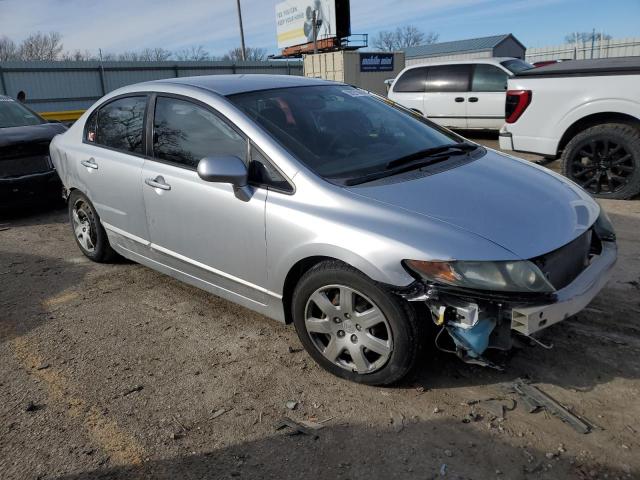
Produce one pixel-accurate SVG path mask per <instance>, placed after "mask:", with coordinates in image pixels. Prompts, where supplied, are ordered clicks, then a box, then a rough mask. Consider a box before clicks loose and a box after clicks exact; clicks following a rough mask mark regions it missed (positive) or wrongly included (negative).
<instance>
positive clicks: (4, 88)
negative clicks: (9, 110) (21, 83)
mask: <svg viewBox="0 0 640 480" xmlns="http://www.w3.org/2000/svg"><path fill="white" fill-rule="evenodd" d="M0 85H2V93H4V94H5V95H9V92H7V84H6V83H5V81H4V71H3V70H2V66H1V65H0Z"/></svg>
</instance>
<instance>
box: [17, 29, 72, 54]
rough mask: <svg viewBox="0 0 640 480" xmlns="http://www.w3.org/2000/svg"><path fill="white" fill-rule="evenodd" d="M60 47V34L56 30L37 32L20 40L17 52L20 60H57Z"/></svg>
mask: <svg viewBox="0 0 640 480" xmlns="http://www.w3.org/2000/svg"><path fill="white" fill-rule="evenodd" d="M62 48H63V45H62V35H60V34H59V33H58V32H49V33H42V32H37V33H32V34H31V35H29V36H28V37H27V38H25V39H24V40H23V41H22V43H21V44H20V47H19V48H18V52H19V53H18V54H19V57H20V59H21V60H58V59H59V57H60V54H61V53H62Z"/></svg>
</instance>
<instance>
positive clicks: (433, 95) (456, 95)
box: [424, 65, 471, 128]
mask: <svg viewBox="0 0 640 480" xmlns="http://www.w3.org/2000/svg"><path fill="white" fill-rule="evenodd" d="M470 69H471V65H434V66H432V67H429V75H428V76H427V84H426V94H425V104H424V111H425V115H426V116H427V117H428V118H429V119H431V120H433V121H434V122H436V123H438V124H440V125H443V126H445V127H451V128H467V93H468V90H469V77H470Z"/></svg>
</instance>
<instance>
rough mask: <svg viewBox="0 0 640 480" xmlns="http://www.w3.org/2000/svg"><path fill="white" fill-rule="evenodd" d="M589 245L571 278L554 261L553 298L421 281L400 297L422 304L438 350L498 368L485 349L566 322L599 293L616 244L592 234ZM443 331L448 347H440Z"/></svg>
mask: <svg viewBox="0 0 640 480" xmlns="http://www.w3.org/2000/svg"><path fill="white" fill-rule="evenodd" d="M590 235H591V234H589V238H591V237H590ZM578 240H580V242H578V241H576V242H575V244H569V245H570V246H571V247H572V249H573V251H574V252H576V251H581V250H583V248H584V245H583V244H582V240H583V239H578ZM572 243H574V242H572ZM590 243H591V247H590V248H591V250H590V251H589V250H588V249H587V251H584V254H585V260H584V264H585V265H586V266H585V267H582V269H581V270H580V271H575V270H574V272H575V273H574V274H572V275H571V276H570V277H567V275H566V272H567V271H571V270H573V268H572V267H573V265H572V264H571V263H570V262H569V263H567V261H566V258H565V259H564V260H561V261H557V263H556V262H553V263H555V266H556V267H560V268H561V269H562V270H563V272H560V273H564V274H563V275H561V276H559V275H556V279H557V280H558V283H560V284H561V285H562V288H560V289H559V290H556V292H554V293H552V294H519V293H513V294H511V293H505V292H502V293H497V292H495V293H494V292H487V291H472V290H465V289H460V288H453V287H449V286H444V285H434V284H430V285H426V284H423V283H419V285H420V286H421V288H417V287H416V284H414V285H412V288H411V289H410V290H407V291H405V292H403V293H402V292H401V294H402V295H403V296H404V297H405V298H406V299H407V300H409V301H423V302H424V303H425V304H426V305H427V307H428V308H429V310H430V311H431V314H432V318H433V320H434V322H435V324H436V325H438V326H440V327H441V330H440V332H439V333H438V335H437V337H436V346H437V347H438V348H439V349H440V350H443V351H446V352H449V353H454V354H456V355H457V356H458V357H459V358H460V359H462V360H463V361H465V362H468V363H475V364H481V365H485V366H491V367H496V368H499V367H497V366H496V365H495V364H493V363H492V362H491V361H489V360H488V359H486V358H485V357H484V356H483V355H484V354H485V352H486V350H488V349H497V350H509V349H510V348H511V347H512V344H513V335H512V334H513V333H517V334H520V335H525V336H529V335H532V334H534V333H536V332H539V331H540V330H542V329H544V328H547V327H549V326H551V325H553V324H555V323H558V322H560V321H562V320H565V319H567V318H569V317H571V316H573V315H575V314H576V313H578V312H580V311H581V310H582V309H584V308H585V307H586V306H587V305H588V304H589V303H590V302H591V301H592V300H593V299H594V297H595V296H596V295H597V294H598V293H599V292H600V290H602V288H603V287H604V285H605V284H606V283H607V281H608V280H609V278H610V276H611V271H612V269H613V266H614V265H615V262H616V257H617V246H616V244H615V242H613V241H600V239H599V238H597V236H595V235H594V239H593V242H590ZM576 247H582V248H576ZM563 248H564V247H563ZM563 253H564V252H563ZM567 254H568V252H567ZM563 263H564V264H563ZM553 266H554V265H551V264H550V265H549V268H553ZM556 273H558V272H556ZM550 276H553V275H550ZM560 279H561V280H562V281H560ZM444 332H446V333H447V334H448V337H449V338H450V340H449V342H448V343H449V344H450V345H453V347H449V348H447V347H444V346H443V345H442V342H443V338H442V337H443V333H444ZM453 348H454V349H453Z"/></svg>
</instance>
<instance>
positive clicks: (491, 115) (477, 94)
mask: <svg viewBox="0 0 640 480" xmlns="http://www.w3.org/2000/svg"><path fill="white" fill-rule="evenodd" d="M508 78H509V75H508V74H507V72H506V71H505V70H503V69H501V68H499V67H496V66H495V65H489V64H486V63H478V64H476V65H474V68H473V76H472V77H471V91H470V92H469V96H468V97H467V102H468V104H467V118H468V126H469V128H486V129H495V130H499V129H500V127H502V125H503V124H504V103H505V99H506V98H505V96H506V91H507V80H508Z"/></svg>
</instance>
